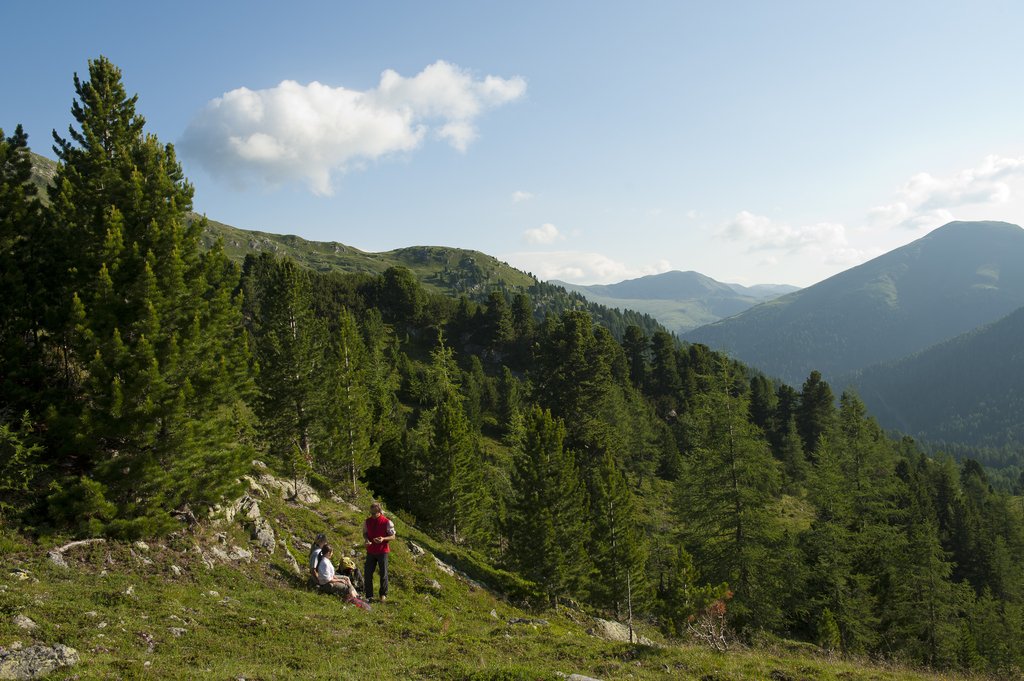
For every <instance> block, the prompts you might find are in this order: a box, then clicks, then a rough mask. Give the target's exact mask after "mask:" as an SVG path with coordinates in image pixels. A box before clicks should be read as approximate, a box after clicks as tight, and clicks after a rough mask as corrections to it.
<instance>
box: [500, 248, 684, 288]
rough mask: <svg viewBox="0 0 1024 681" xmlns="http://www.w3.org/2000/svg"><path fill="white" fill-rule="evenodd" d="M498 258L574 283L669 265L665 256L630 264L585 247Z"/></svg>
mask: <svg viewBox="0 0 1024 681" xmlns="http://www.w3.org/2000/svg"><path fill="white" fill-rule="evenodd" d="M501 259H502V260H505V261H506V262H508V263H510V264H512V265H513V266H514V267H517V268H519V269H521V270H524V271H527V272H532V273H533V274H534V275H535V276H536V277H537V278H538V279H541V280H542V281H547V280H550V279H560V280H562V281H568V282H571V283H574V284H611V283H616V282H619V281H623V280H626V279H635V278H637V277H642V276H644V275H647V274H659V273H661V272H668V271H669V270H671V269H672V266H671V264H670V263H669V262H668V261H667V260H659V261H657V262H655V263H653V264H651V265H648V266H641V267H634V266H630V265H627V264H626V263H623V262H621V261H618V260H615V259H613V258H609V257H608V256H606V255H604V254H602V253H592V252H585V251H548V252H540V253H537V252H520V253H512V254H509V255H505V256H501Z"/></svg>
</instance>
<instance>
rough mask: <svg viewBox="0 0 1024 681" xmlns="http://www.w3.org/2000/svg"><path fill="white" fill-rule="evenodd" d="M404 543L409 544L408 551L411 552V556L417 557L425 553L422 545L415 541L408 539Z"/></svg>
mask: <svg viewBox="0 0 1024 681" xmlns="http://www.w3.org/2000/svg"><path fill="white" fill-rule="evenodd" d="M406 543H407V544H408V545H409V553H411V554H412V557H413V558H419V557H420V556H423V555H426V553H427V552H426V551H424V550H423V547H422V546H420V545H419V544H417V543H416V542H414V541H410V542H406Z"/></svg>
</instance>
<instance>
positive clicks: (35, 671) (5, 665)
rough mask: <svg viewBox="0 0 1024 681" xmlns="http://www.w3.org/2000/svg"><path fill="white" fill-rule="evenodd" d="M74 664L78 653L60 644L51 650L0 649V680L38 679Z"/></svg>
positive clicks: (31, 648) (43, 647)
mask: <svg viewBox="0 0 1024 681" xmlns="http://www.w3.org/2000/svg"><path fill="white" fill-rule="evenodd" d="M76 664H78V651H77V650H75V649H74V648H69V647H68V646H66V645H62V644H60V643H58V644H57V645H55V646H53V647H52V648H51V647H47V646H38V645H37V646H29V647H28V648H20V647H18V648H15V647H14V646H11V648H9V649H4V648H0V679H38V678H42V677H43V676H46V675H47V674H49V673H50V672H52V671H54V670H56V669H59V668H60V667H70V666H73V665H76Z"/></svg>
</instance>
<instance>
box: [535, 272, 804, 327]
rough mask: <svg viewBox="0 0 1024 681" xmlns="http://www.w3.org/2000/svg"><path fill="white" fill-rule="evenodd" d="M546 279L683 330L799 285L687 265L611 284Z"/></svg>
mask: <svg viewBox="0 0 1024 681" xmlns="http://www.w3.org/2000/svg"><path fill="white" fill-rule="evenodd" d="M551 283H553V284H555V285H558V286H561V287H563V288H565V289H566V290H567V291H575V292H577V293H579V294H580V295H582V296H584V297H586V298H587V299H588V300H590V301H592V302H595V303H598V304H601V305H605V306H607V307H627V308H630V309H633V310H637V311H639V312H645V313H647V314H650V315H651V316H653V317H654V318H656V319H657V320H658V321H660V322H661V323H662V324H664V325H665V326H666V328H668V329H669V330H671V331H674V332H676V333H683V332H685V331H688V330H690V329H693V328H696V327H698V326H701V325H703V324H707V323H710V322H713V321H717V320H718V319H722V318H724V317H729V316H732V315H735V314H737V313H739V312H742V311H743V310H746V309H749V308H750V307H752V306H754V305H756V304H758V303H760V302H762V301H764V300H767V299H771V298H775V297H777V296H779V295H783V294H785V293H789V292H791V291H795V290H798V289H797V287H795V286H789V285H786V284H758V285H755V286H750V287H747V286H742V285H740V284H728V283H723V282H720V281H716V280H715V279H713V278H711V277H709V276H707V275H705V274H701V273H700V272H695V271H692V270H688V271H685V272H683V271H680V270H673V271H671V272H663V273H661V274H651V275H647V276H644V277H639V278H636V279H627V280H625V281H621V282H618V283H615V284H593V285H582V284H571V283H569V282H564V281H559V280H554V281H552V282H551Z"/></svg>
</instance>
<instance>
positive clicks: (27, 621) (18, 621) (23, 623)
mask: <svg viewBox="0 0 1024 681" xmlns="http://www.w3.org/2000/svg"><path fill="white" fill-rule="evenodd" d="M12 621H13V622H14V626H16V627H18V628H19V629H28V630H31V629H35V628H36V627H38V626H39V625H38V624H36V623H35V622H33V621H32V619H31V618H29V617H26V616H25V615H15V616H14V619H13V620H12Z"/></svg>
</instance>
